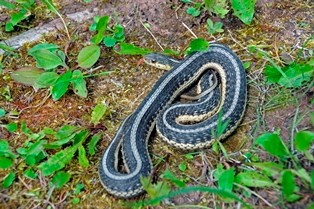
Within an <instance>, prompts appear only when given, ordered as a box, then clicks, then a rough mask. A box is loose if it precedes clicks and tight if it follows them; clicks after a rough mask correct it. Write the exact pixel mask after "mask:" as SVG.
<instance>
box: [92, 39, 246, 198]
mask: <svg viewBox="0 0 314 209" xmlns="http://www.w3.org/2000/svg"><path fill="white" fill-rule="evenodd" d="M146 59H148V60H149V62H151V63H153V64H156V63H158V64H159V62H160V61H159V60H162V61H163V62H165V63H162V64H160V65H162V66H166V65H168V67H169V66H170V67H171V70H169V71H167V72H166V73H165V74H163V75H162V76H161V77H160V78H159V80H158V81H157V82H156V83H155V84H154V85H153V87H152V89H151V90H150V92H149V93H148V94H147V96H146V97H145V98H144V99H143V101H142V102H141V103H140V104H139V106H138V107H137V108H136V110H135V111H134V112H133V113H131V114H130V115H129V116H128V117H127V118H126V119H125V120H124V121H123V122H122V124H121V125H120V127H119V128H118V130H117V133H116V134H115V136H114V138H113V139H112V140H111V142H110V144H109V145H108V147H107V148H106V150H105V151H104V153H103V156H102V158H101V160H100V164H99V172H98V173H99V178H100V181H101V183H102V185H103V187H104V188H105V190H106V191H107V192H108V193H109V194H111V195H113V196H115V197H118V198H133V197H137V196H139V195H141V194H143V193H144V192H145V191H144V189H143V186H142V184H141V178H142V177H148V176H150V175H151V173H152V170H153V164H152V160H151V157H150V154H149V149H148V142H149V141H150V140H149V139H150V137H151V135H152V132H153V130H154V129H156V130H157V134H158V135H159V136H160V138H161V139H162V140H163V141H165V142H166V143H168V144H169V145H171V146H173V147H176V148H179V149H181V150H195V149H203V148H207V147H210V146H211V145H212V144H213V143H214V142H215V140H223V139H225V138H226V137H227V136H229V135H230V134H231V133H232V132H233V131H234V130H235V129H236V128H237V126H238V125H239V124H240V122H241V120H242V118H243V115H244V112H245V107H246V101H247V83H246V73H245V70H244V68H243V65H242V62H241V61H240V59H239V58H238V57H237V55H236V54H235V53H234V52H233V51H232V50H231V49H230V48H229V47H227V46H226V45H224V44H220V43H211V44H210V46H209V47H208V49H206V50H205V51H199V52H195V53H192V54H191V55H189V56H187V57H186V58H184V59H183V60H182V61H178V60H175V59H170V58H168V56H166V57H162V56H156V55H151V56H149V55H147V56H146ZM154 59H156V60H154ZM206 76H207V77H206ZM203 77H205V79H203ZM214 78H216V79H214ZM200 80H205V81H204V82H202V81H200ZM217 80H218V81H217ZM206 82H207V84H202V83H206ZM195 83H201V86H202V87H200V89H201V91H206V90H205V89H204V88H206V86H207V88H210V91H207V92H206V93H205V94H202V93H200V94H201V96H199V97H196V99H195V101H188V102H183V101H181V100H182V99H180V95H182V94H186V92H188V91H190V89H191V88H193V86H195V85H196V84H195ZM204 86H205V87H204ZM192 100H193V99H192ZM221 124H225V126H224V129H221ZM217 133H219V134H217ZM121 158H122V160H123V163H122V164H123V166H124V170H121V168H120V167H121V163H120V167H119V162H121V161H119V160H120V159H121Z"/></svg>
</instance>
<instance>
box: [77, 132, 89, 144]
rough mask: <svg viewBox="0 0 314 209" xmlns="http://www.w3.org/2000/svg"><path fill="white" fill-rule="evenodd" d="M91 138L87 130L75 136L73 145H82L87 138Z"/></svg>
mask: <svg viewBox="0 0 314 209" xmlns="http://www.w3.org/2000/svg"><path fill="white" fill-rule="evenodd" d="M88 136H89V131H88V130H87V129H84V130H81V131H80V132H78V133H77V134H75V136H74V142H73V145H76V144H82V143H83V142H84V141H85V140H86V138H87V137H88Z"/></svg>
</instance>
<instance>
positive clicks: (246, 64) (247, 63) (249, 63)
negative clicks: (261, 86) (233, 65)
mask: <svg viewBox="0 0 314 209" xmlns="http://www.w3.org/2000/svg"><path fill="white" fill-rule="evenodd" d="M250 66H251V62H249V61H248V62H245V63H243V67H244V69H249V67H250Z"/></svg>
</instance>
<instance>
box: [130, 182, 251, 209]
mask: <svg viewBox="0 0 314 209" xmlns="http://www.w3.org/2000/svg"><path fill="white" fill-rule="evenodd" d="M196 191H198V192H206V193H209V194H216V195H219V196H221V197H225V198H230V199H234V200H236V201H238V202H241V203H242V204H243V205H244V206H245V207H247V208H252V207H250V205H248V204H247V203H246V202H244V201H243V200H241V199H240V198H239V197H237V196H236V195H234V194H233V193H230V192H227V191H224V190H220V189H216V188H211V187H208V186H190V187H184V188H181V189H178V190H175V191H171V192H168V194H165V195H160V196H157V197H155V198H150V199H148V200H147V201H141V202H138V203H136V204H134V207H135V208H139V207H144V206H149V205H157V204H158V203H160V202H161V201H163V200H166V199H171V198H173V197H176V196H179V195H184V194H187V193H191V192H196Z"/></svg>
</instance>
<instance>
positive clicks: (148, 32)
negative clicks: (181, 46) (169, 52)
mask: <svg viewBox="0 0 314 209" xmlns="http://www.w3.org/2000/svg"><path fill="white" fill-rule="evenodd" d="M140 22H141V24H142V25H143V27H144V28H145V29H146V30H147V32H148V33H149V34H150V35H151V36H152V37H153V39H154V40H155V41H156V43H157V44H158V46H159V47H160V48H161V50H162V51H164V48H163V47H162V46H161V45H160V43H159V42H158V40H157V39H156V37H155V36H154V34H153V33H152V32H151V31H150V30H149V29H148V28H147V27H146V26H145V25H144V23H143V22H142V20H140Z"/></svg>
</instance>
